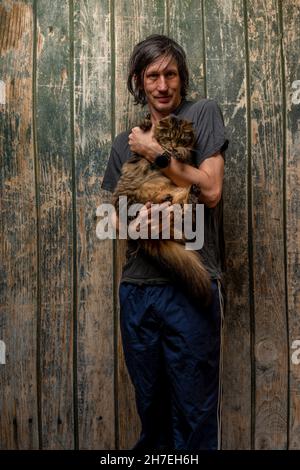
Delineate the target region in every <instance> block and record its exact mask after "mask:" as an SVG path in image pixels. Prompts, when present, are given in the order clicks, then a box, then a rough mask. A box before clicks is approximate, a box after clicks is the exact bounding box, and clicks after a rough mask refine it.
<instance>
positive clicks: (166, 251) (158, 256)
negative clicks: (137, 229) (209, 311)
mask: <svg viewBox="0 0 300 470" xmlns="http://www.w3.org/2000/svg"><path fill="white" fill-rule="evenodd" d="M140 242H142V243H141V245H142V249H143V250H144V251H145V252H146V253H147V255H148V256H150V257H151V258H153V259H154V260H155V261H156V263H158V264H159V265H160V266H161V267H162V268H163V269H164V271H166V274H168V275H169V277H170V278H171V279H172V281H173V282H174V283H175V284H177V285H178V286H179V287H180V288H182V290H183V292H185V293H186V294H187V296H188V297H190V298H191V299H193V300H196V301H198V302H199V301H200V302H202V304H204V305H208V304H209V303H210V301H211V280H210V277H209V274H208V272H207V270H206V269H205V267H204V266H203V264H202V261H201V259H200V255H199V254H198V253H197V252H195V251H191V250H186V249H185V247H184V244H181V243H178V242H175V241H172V240H140Z"/></svg>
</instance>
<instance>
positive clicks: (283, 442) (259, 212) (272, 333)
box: [247, 0, 288, 449]
mask: <svg viewBox="0 0 300 470" xmlns="http://www.w3.org/2000/svg"><path fill="white" fill-rule="evenodd" d="M247 5H248V40H249V42H248V44H249V66H250V96H251V134H252V135H251V155H252V169H251V172H252V175H251V177H252V195H253V199H252V203H253V204H252V214H251V215H252V223H253V234H252V239H253V287H254V298H253V302H254V312H255V338H254V340H255V373H256V394H255V403H254V404H253V405H254V406H255V448H256V449H285V448H286V446H287V399H288V382H287V378H288V374H287V365H288V363H287V358H288V350H287V343H286V339H287V330H286V328H287V325H286V308H285V274H284V266H285V259H284V225H283V223H284V220H283V197H282V196H283V194H282V189H283V179H282V167H283V133H282V82H281V73H282V71H281V60H280V34H279V33H280V30H279V17H278V8H277V2H276V1H275V0H264V1H262V0H251V1H249V2H247Z"/></svg>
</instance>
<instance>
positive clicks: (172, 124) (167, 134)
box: [154, 114, 195, 149]
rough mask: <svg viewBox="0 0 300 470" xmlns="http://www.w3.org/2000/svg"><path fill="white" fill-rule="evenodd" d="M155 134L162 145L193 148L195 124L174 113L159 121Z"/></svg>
mask: <svg viewBox="0 0 300 470" xmlns="http://www.w3.org/2000/svg"><path fill="white" fill-rule="evenodd" d="M154 136H155V138H156V139H157V140H158V142H159V143H160V144H161V145H163V146H166V147H169V148H170V147H172V148H176V147H186V148H190V149H192V148H193V144H194V141H195V134H194V129H193V124H192V123H191V122H190V121H187V120H185V119H181V118H178V117H177V116H175V115H172V114H170V115H169V116H167V117H165V118H163V119H160V120H159V121H158V123H157V124H156V126H155V129H154Z"/></svg>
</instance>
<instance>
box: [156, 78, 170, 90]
mask: <svg viewBox="0 0 300 470" xmlns="http://www.w3.org/2000/svg"><path fill="white" fill-rule="evenodd" d="M157 88H158V90H159V91H166V90H167V89H168V85H167V81H166V79H165V77H164V76H163V75H161V76H160V77H159V79H158V84H157Z"/></svg>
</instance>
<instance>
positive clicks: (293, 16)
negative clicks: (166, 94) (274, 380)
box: [282, 0, 300, 449]
mask: <svg viewBox="0 0 300 470" xmlns="http://www.w3.org/2000/svg"><path fill="white" fill-rule="evenodd" d="M282 8H283V12H282V20H283V21H282V26H283V28H282V32H283V51H284V59H285V90H283V92H284V94H285V99H286V131H287V134H286V194H285V196H286V241H287V296H288V298H287V300H288V326H289V330H288V334H289V347H290V349H289V360H290V387H289V390H290V396H289V403H290V409H289V412H290V422H289V434H288V441H289V448H290V449H299V448H300V365H299V364H298V363H297V359H299V354H297V355H296V357H295V358H294V357H293V354H295V353H296V352H297V351H296V350H297V349H298V350H299V343H296V341H297V340H298V341H299V340H300V264H299V247H300V165H299V155H300V63H299V52H300V51H299V45H300V4H299V0H290V1H289V2H282ZM290 358H291V359H290Z"/></svg>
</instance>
